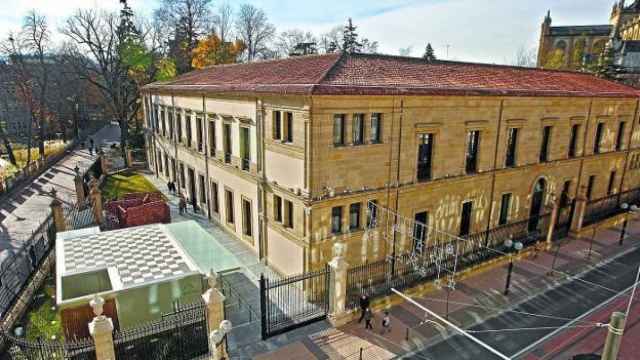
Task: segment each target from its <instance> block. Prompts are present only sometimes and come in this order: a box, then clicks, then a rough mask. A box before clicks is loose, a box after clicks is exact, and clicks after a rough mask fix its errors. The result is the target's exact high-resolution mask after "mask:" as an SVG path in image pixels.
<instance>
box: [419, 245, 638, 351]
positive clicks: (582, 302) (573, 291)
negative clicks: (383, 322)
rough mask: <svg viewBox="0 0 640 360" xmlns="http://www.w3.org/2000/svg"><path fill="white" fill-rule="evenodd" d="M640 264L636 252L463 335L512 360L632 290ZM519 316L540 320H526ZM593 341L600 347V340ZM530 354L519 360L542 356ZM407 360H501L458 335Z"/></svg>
mask: <svg viewBox="0 0 640 360" xmlns="http://www.w3.org/2000/svg"><path fill="white" fill-rule="evenodd" d="M638 264H640V249H638V248H634V249H633V250H632V251H630V252H628V253H627V254H625V255H622V256H620V257H619V258H617V259H615V260H614V261H611V262H609V263H606V264H604V265H602V266H600V267H597V268H593V269H591V270H589V271H588V272H586V273H585V274H584V275H583V276H581V277H580V279H582V281H581V280H572V281H570V282H566V283H564V284H562V285H560V286H558V287H556V288H553V289H551V290H548V291H547V292H544V293H542V294H540V295H538V296H535V297H533V298H531V299H529V300H527V301H525V302H523V303H522V304H520V305H519V306H517V307H516V308H514V309H513V310H515V311H518V313H516V312H513V311H508V312H503V313H502V314H500V315H499V316H496V317H494V318H491V319H488V320H486V321H484V322H482V323H480V324H478V325H476V326H474V327H471V328H469V329H467V330H468V331H470V333H472V334H473V335H474V336H475V337H477V338H478V339H480V340H482V341H484V342H485V343H487V344H488V345H490V346H491V347H493V348H495V349H497V350H498V351H500V352H501V353H503V354H505V355H506V356H508V357H511V356H513V355H515V354H517V353H519V352H521V350H522V349H525V348H527V347H530V345H532V344H534V343H536V342H537V341H538V340H540V339H543V338H544V337H545V336H546V335H548V334H550V333H552V332H553V331H554V330H555V329H556V328H558V327H561V326H563V325H565V324H567V323H568V320H567V319H575V318H577V317H579V316H581V315H583V314H585V313H587V312H589V311H591V310H592V309H594V308H595V307H597V306H598V305H599V304H601V303H603V302H606V301H607V300H609V299H611V298H612V297H613V296H615V293H617V292H620V291H622V290H624V289H626V288H628V287H629V286H631V285H632V284H633V282H634V280H635V276H636V272H637V266H638ZM625 299H626V297H625ZM523 312H526V313H529V314H539V315H543V316H531V315H525V314H523ZM605 318H606V316H605ZM600 321H601V322H607V321H608V320H606V319H605V320H600ZM575 326H580V327H584V326H588V327H590V329H598V328H596V327H593V324H592V323H591V322H578V323H576V324H575ZM527 328H537V329H536V330H530V329H527ZM539 328H546V329H539ZM594 341H596V342H597V341H600V342H604V337H601V338H600V339H594ZM531 350H532V354H534V355H535V357H529V358H527V357H526V356H527V355H530V354H522V355H523V356H522V357H519V358H527V359H537V358H540V356H543V355H544V354H543V352H544V348H542V349H541V348H535V347H534V348H532V349H531ZM409 357H410V358H416V359H419V358H423V359H438V360H445V359H452V360H453V359H456V360H459V359H500V357H498V356H497V355H494V354H491V353H490V352H489V351H487V350H485V349H483V348H482V347H481V346H480V345H478V344H476V343H474V342H473V341H471V340H470V339H468V338H466V337H463V336H462V335H456V336H452V337H450V338H448V339H447V340H446V341H442V342H440V343H438V344H435V345H433V346H430V347H428V348H426V349H423V350H420V351H419V352H417V353H414V354H412V355H410V356H409ZM409 357H407V358H409ZM563 359H566V358H563Z"/></svg>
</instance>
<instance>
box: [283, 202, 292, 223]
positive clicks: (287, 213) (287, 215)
mask: <svg viewBox="0 0 640 360" xmlns="http://www.w3.org/2000/svg"><path fill="white" fill-rule="evenodd" d="M284 226H285V227H288V228H291V229H293V202H291V201H289V200H285V201H284Z"/></svg>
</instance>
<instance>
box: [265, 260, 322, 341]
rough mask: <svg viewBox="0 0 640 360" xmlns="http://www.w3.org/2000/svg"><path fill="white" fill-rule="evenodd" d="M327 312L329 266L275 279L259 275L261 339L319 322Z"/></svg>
mask: <svg viewBox="0 0 640 360" xmlns="http://www.w3.org/2000/svg"><path fill="white" fill-rule="evenodd" d="M328 312H329V266H328V265H327V266H325V268H324V269H322V270H317V271H312V272H308V273H304V274H301V275H295V276H290V277H286V278H282V279H278V280H269V279H268V278H266V277H264V274H263V275H261V276H260V313H261V317H262V339H263V340H264V339H267V338H269V337H271V336H275V335H278V334H282V333H284V332H286V331H289V330H292V329H295V328H298V327H301V326H304V325H307V324H310V323H313V322H316V321H320V320H323V319H325V318H326V317H327V313H328Z"/></svg>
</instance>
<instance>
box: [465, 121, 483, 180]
mask: <svg viewBox="0 0 640 360" xmlns="http://www.w3.org/2000/svg"><path fill="white" fill-rule="evenodd" d="M479 145H480V131H478V130H472V131H469V132H468V133H467V156H466V166H465V169H466V171H467V174H475V173H476V172H477V171H478V148H479Z"/></svg>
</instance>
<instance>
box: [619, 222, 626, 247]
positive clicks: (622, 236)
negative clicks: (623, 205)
mask: <svg viewBox="0 0 640 360" xmlns="http://www.w3.org/2000/svg"><path fill="white" fill-rule="evenodd" d="M626 232H627V215H625V217H624V221H623V222H622V230H621V231H620V242H619V243H618V244H619V245H620V246H622V242H623V241H624V236H625V235H626Z"/></svg>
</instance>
